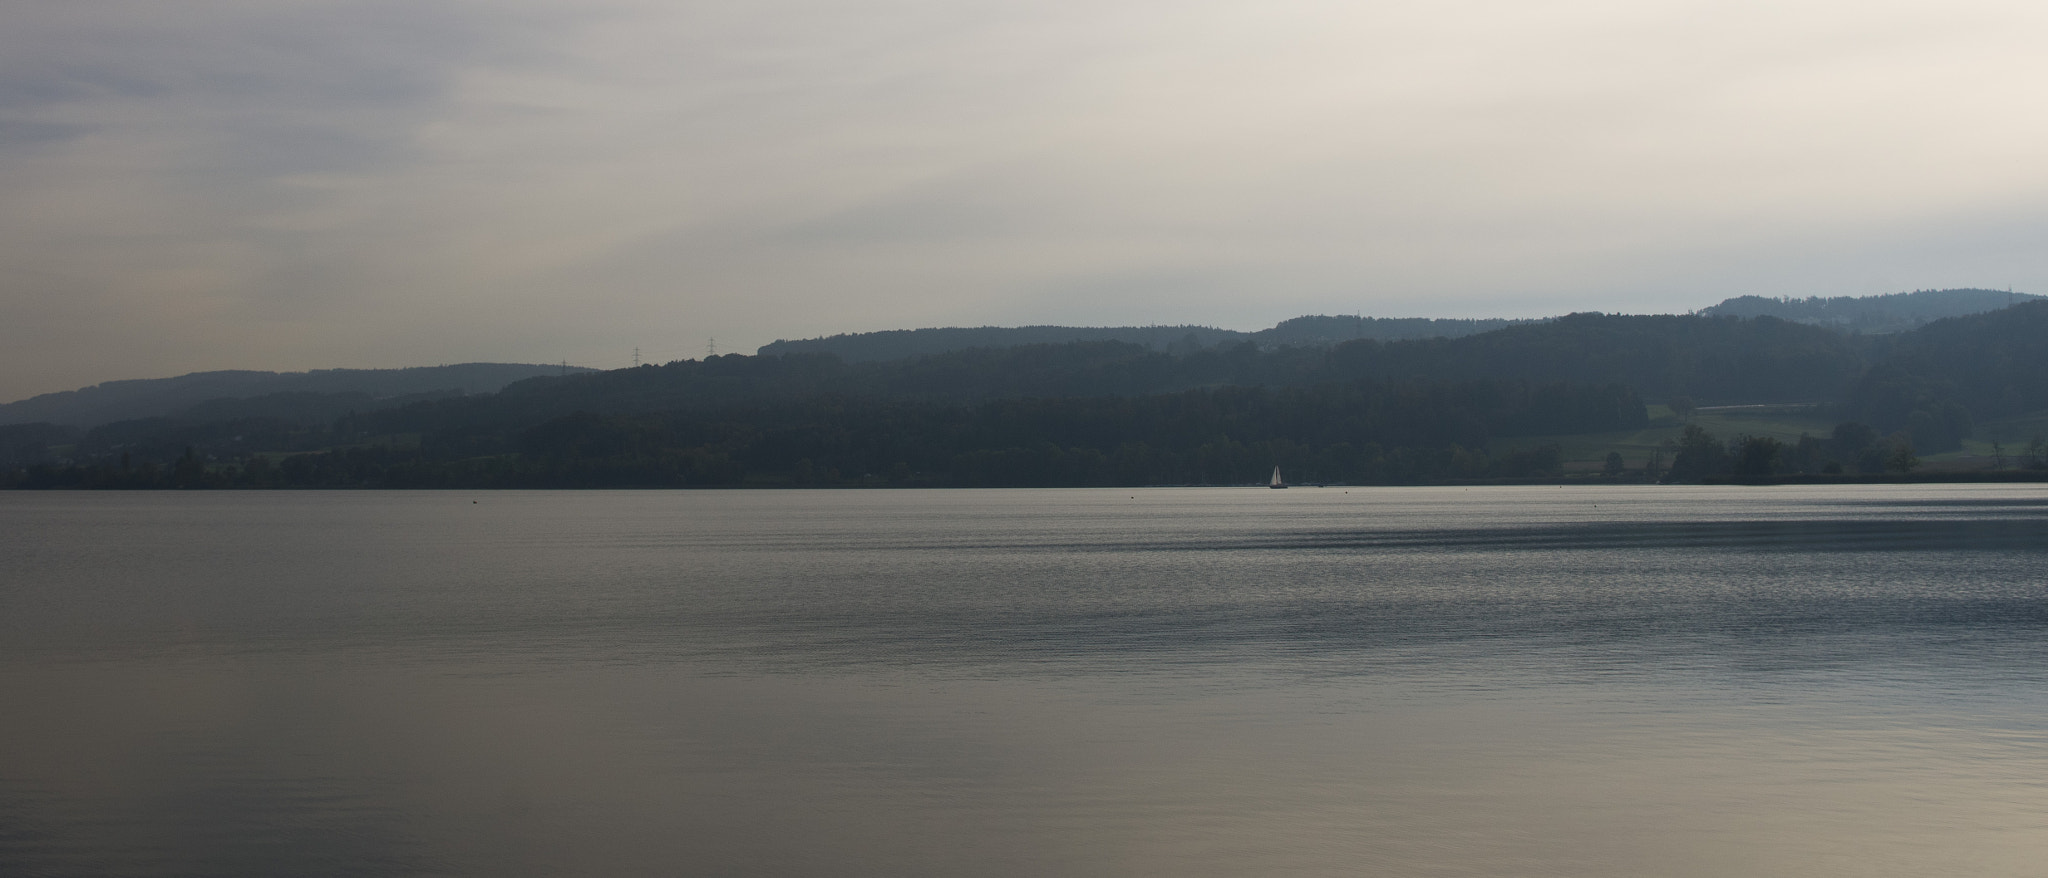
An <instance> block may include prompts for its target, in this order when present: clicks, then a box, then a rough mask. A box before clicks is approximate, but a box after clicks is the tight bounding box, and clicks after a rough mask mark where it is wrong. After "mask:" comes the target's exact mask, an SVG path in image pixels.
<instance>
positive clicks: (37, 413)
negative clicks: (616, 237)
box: [0, 363, 590, 427]
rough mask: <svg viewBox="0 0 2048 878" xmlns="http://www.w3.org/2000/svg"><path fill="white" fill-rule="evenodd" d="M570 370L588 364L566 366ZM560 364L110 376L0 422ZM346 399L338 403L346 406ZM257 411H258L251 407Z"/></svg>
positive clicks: (30, 403) (111, 415) (75, 418)
mask: <svg viewBox="0 0 2048 878" xmlns="http://www.w3.org/2000/svg"><path fill="white" fill-rule="evenodd" d="M567 371H569V372H587V371H590V370H588V369H578V368H574V367H570V368H568V369H567ZM563 372H564V367H561V366H543V365H533V364H526V363H462V364H458V365H453V366H422V367H418V368H413V369H316V370H313V371H311V372H253V371H243V370H232V371H222V372H193V373H191V374H188V375H180V376H178V377H176V378H139V379H131V380H126V381H108V382H106V383H104V384H96V385H93V386H91V387H86V388H82V389H79V390H66V391H61V392H58V393H45V394H42V395H40V396H34V397H30V398H28V399H24V400H21V401H19V402H11V403H7V404H5V405H0V424H32V423H38V422H43V423H51V424H60V425H64V426H70V427H95V426H99V425H101V424H107V423H112V422H114V421H127V420H135V419H138V418H154V417H162V416H166V415H172V414H176V413H179V412H181V411H183V410H185V409H189V408H192V407H195V406H200V405H201V404H203V403H214V401H216V400H248V399H253V398H257V397H272V396H277V395H280V394H300V395H320V396H332V395H335V394H352V395H360V397H361V398H363V399H368V400H379V399H388V398H392V397H409V396H417V395H420V394H442V395H445V394H450V393H495V392H497V391H498V390H501V389H503V388H504V387H505V386H506V385H508V384H511V383H512V382H514V381H520V380H524V379H527V378H533V377H536V376H540V375H560V374H563ZM310 401H312V400H311V397H309V396H302V397H299V398H296V399H294V398H292V397H282V396H280V397H278V398H277V399H275V400H272V402H274V403H275V404H277V405H278V406H281V407H286V408H305V407H306V406H305V405H304V403H308V402H310ZM350 401H351V400H339V401H338V402H340V403H342V404H344V405H346V404H347V403H348V402H350ZM321 402H325V403H327V404H326V405H321V404H318V403H314V404H313V405H312V406H311V407H312V408H313V409H317V410H318V412H319V413H318V414H317V415H316V416H318V417H326V416H330V414H331V408H332V405H333V404H334V403H336V402H337V400H333V399H329V400H323V401H321ZM215 408H216V410H215V411H211V412H207V413H206V414H207V415H208V416H210V417H218V416H221V415H224V414H227V411H226V410H227V409H234V408H239V409H249V408H251V407H249V406H239V407H237V406H227V405H226V404H221V403H217V404H215ZM256 408H263V406H257V407H256Z"/></svg>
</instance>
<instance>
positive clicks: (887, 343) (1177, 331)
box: [756, 315, 1536, 363]
mask: <svg viewBox="0 0 2048 878" xmlns="http://www.w3.org/2000/svg"><path fill="white" fill-rule="evenodd" d="M1533 322H1536V321H1534V320H1523V319H1505V318H1492V319H1478V320H1461V319H1434V318H1427V317H1362V316H1355V315H1339V316H1335V317H1330V316H1322V315H1312V316H1306V317H1296V318H1294V319H1291V320H1283V321H1281V322H1280V324H1279V325H1277V326H1274V327H1272V328H1270V329H1261V330H1258V331H1256V332H1240V331H1238V330H1234V329H1218V328H1216V327H1213V326H1188V325H1181V326H1016V327H1003V326H977V327H957V326H952V327H939V328H933V329H891V330H885V331H882V332H859V333H845V334H840V335H833V336H827V337H825V338H809V339H800V340H795V341H791V340H777V341H773V342H770V343H768V344H765V345H762V346H761V347H760V349H759V350H757V351H756V353H758V354H760V355H762V356H781V355H784V354H796V353H807V354H832V355H833V356H836V357H839V358H840V359H842V360H846V361H847V362H851V363H859V362H870V361H876V360H897V359H902V358H904V357H916V356H927V355H931V354H942V353H946V352H948V351H957V350H965V349H967V348H992V347H1014V346H1016V345H1026V344H1065V343H1068V342H1076V341H1118V342H1124V343H1126V344H1135V345H1139V346H1141V347H1143V348H1145V349H1146V350H1153V351H1162V352H1165V353H1186V352H1190V351H1196V350H1200V349H1202V348H1213V347H1217V346H1219V345H1233V344H1243V343H1244V342H1248V341H1249V342H1253V343H1255V344H1258V345H1259V346H1261V347H1275V346H1278V345H1304V346H1315V347H1324V346H1328V345H1333V344H1340V343H1342V342H1347V341H1356V340H1358V339H1375V340H1379V341H1396V340H1400V339H1412V338H1459V337H1462V336H1467V335H1472V334H1475V333H1480V332H1490V331H1492V330H1495V329H1501V328H1503V327H1507V326H1514V325H1518V324H1522V323H1533Z"/></svg>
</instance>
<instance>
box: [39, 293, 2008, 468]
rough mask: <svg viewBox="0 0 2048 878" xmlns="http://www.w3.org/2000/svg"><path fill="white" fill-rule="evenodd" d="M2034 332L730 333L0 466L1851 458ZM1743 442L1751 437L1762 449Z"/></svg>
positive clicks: (1996, 403) (47, 452)
mask: <svg viewBox="0 0 2048 878" xmlns="http://www.w3.org/2000/svg"><path fill="white" fill-rule="evenodd" d="M2043 339H2048V302H2038V303H2030V304H2027V305H2022V306H2020V307H2017V308H2014V309H2010V310H2007V311H2003V312H1999V313H1997V314H1990V315H1981V316H1977V317H1967V318H1955V319H1951V320H1945V321H1939V322H1937V323H1934V324H1931V325H1929V326H1927V327H1925V328H1923V329H1921V330H1917V331H1915V332H1911V333H1903V334H1899V335H1895V336H1881V337H1869V336H1857V335H1852V334H1845V333H1839V332H1834V331H1830V330H1827V329H1823V328H1820V327H1816V326H1809V325H1803V324H1798V323H1792V322H1789V321H1784V320H1778V319H1775V318H1769V317H1762V318H1756V319H1746V320H1745V319H1736V318H1727V317H1706V316H1697V315H1693V316H1614V315H1601V314H1575V315H1570V316H1566V317H1561V318H1556V319H1553V320H1548V321H1544V322H1540V323H1529V324H1522V325H1515V326H1509V327H1506V328H1503V329H1499V330H1496V331H1493V332H1486V333H1479V334H1475V335H1471V336H1467V337H1463V338H1455V339H1445V338H1430V339H1412V340H1398V341H1375V340H1355V341H1350V342H1346V343H1343V344H1339V345H1334V346H1299V347H1297V346H1279V347H1272V348H1262V347H1261V346H1259V345H1258V344H1256V343H1252V342H1239V343H1237V344H1233V345H1225V346H1221V347H1198V348H1190V349H1186V350H1182V351H1179V352H1167V351H1159V350H1152V349H1148V348H1146V347H1144V346H1142V345H1137V344H1130V343H1123V342H1115V341H1101V342H1073V343H1066V344H1041V345H1024V346H1006V347H994V348H972V349H965V350H957V351H948V352H944V353H940V354H934V355H929V356H918V357H907V358H901V359H895V360H883V361H865V362H847V361H844V360H842V359H840V358H838V357H834V356H829V355H819V354H790V355H786V356H751V357H749V356H740V355H727V356H723V357H712V358H707V359H705V360H683V361H677V362H672V363H668V364H665V365H660V366H653V365H649V366H642V367H639V368H635V369H620V370H614V371H610V372H595V373H588V374H574V375H567V376H562V375H553V376H537V377H533V378H529V379H527V380H524V381H519V382H516V383H514V384H511V385H510V386H508V387H506V388H505V389H504V390H502V391H500V392H498V393H494V394H467V395H453V394H448V395H442V396H440V397H439V398H419V399H414V400H406V401H399V402H403V403H404V404H392V403H393V401H392V400H389V399H386V400H382V401H379V400H373V399H366V398H364V397H362V396H360V395H348V394H279V395H272V396H269V397H262V398H256V399H248V400H239V401H212V402H207V403H204V404H199V405H189V406H186V407H184V408H182V409H179V410H177V411H175V412H173V413H172V414H171V415H168V416H165V417H158V418H147V419H136V420H128V421H121V422H116V423H111V424H104V425H100V426H98V427H94V428H91V429H88V430H80V429H77V428H70V427H64V426H61V425H41V426H21V427H13V428H5V429H0V473H6V475H4V476H0V478H6V479H8V480H9V481H10V482H11V483H12V484H16V485H19V486H27V487H34V486H53V487H54V486H67V485H68V486H81V487H89V486H104V487H119V486H129V487H152V486H154V487H170V486H181V487H197V486H209V485H210V486H252V487H256V486H320V487H346V486H361V487H375V486H386V487H405V486H429V485H439V486H451V487H452V486H515V485H525V486H573V485H583V486H592V485H613V486H657V485H667V486H710V485H735V486H737V485H756V486H771V485H862V484H865V485H884V484H886V485H1125V484H1184V483H1232V482H1238V483H1241V482H1247V481H1252V480H1255V479H1257V478H1259V477H1261V476H1263V475H1264V474H1265V473H1266V472H1268V471H1270V468H1271V467H1272V466H1274V465H1281V466H1283V467H1286V468H1287V469H1288V471H1289V472H1290V473H1291V474H1292V475H1294V476H1295V477H1297V478H1300V479H1304V480H1311V481H1332V482H1346V483H1397V482H1418V481H1441V480H1444V479H1455V478H1485V477H1514V476H1524V475H1531V474H1539V473H1543V472H1548V471H1552V470H1554V469H1555V467H1556V465H1557V454H1556V450H1555V449H1551V451H1550V452H1548V453H1546V452H1544V451H1543V450H1542V449H1541V448H1540V447H1534V446H1531V445H1530V444H1529V443H1526V442H1525V443H1519V444H1514V445H1512V446H1501V445H1499V444H1498V440H1501V439H1505V438H1512V437H1525V436H1560V435H1574V434H1590V433H1602V432H1613V431H1624V430H1632V429H1637V428H1639V427H1641V426H1642V425H1643V424H1645V423H1646V421H1647V411H1646V405H1645V401H1646V400H1650V401H1658V402H1671V403H1672V404H1673V407H1674V409H1681V410H1682V409H1687V408H1690V407H1692V406H1698V405H1745V404H1761V403H1799V404H1804V405H1805V406H1807V407H1808V408H1811V407H1813V406H1819V407H1820V410H1824V411H1826V412H1829V413H1832V414H1833V415H1835V416H1837V417H1838V418H1839V419H1840V420H1841V421H1843V422H1844V424H1843V427H1842V428H1841V429H1838V430H1836V431H1835V432H1834V433H1833V434H1831V437H1830V438H1827V439H1825V441H1823V440H1820V439H1816V440H1814V441H1815V442H1818V443H1821V444H1811V443H1802V444H1800V445H1798V446H1797V447H1796V448H1795V447H1791V446H1788V449H1790V450H1787V451H1786V452H1785V455H1786V456H1785V457H1784V458H1783V460H1780V461H1778V462H1777V463H1772V464H1771V465H1772V466H1777V465H1785V466H1815V467H1818V466H1821V465H1822V464H1825V463H1829V462H1833V463H1839V464H1843V465H1851V464H1853V465H1855V466H1859V467H1860V466H1864V465H1865V464H1866V463H1867V461H1866V460H1865V458H1871V459H1877V458H1872V457H1871V456H1872V455H1879V456H1880V457H1884V456H1887V455H1889V456H1896V457H1898V459H1901V460H1903V459H1906V458H1907V457H1910V453H1908V452H1901V451H1899V449H1901V448H1906V447H1908V446H1910V447H1911V448H1913V449H1917V450H1918V451H1920V452H1923V453H1928V452H1937V451H1941V450H1943V449H1946V448H1953V447H1955V445H1956V443H1958V442H1960V441H1961V439H1963V438H1964V437H1967V436H1968V435H1969V434H1970V431H1971V429H1972V423H1973V419H1975V418H1990V417H2003V416H2007V415H2012V414H2018V413H2024V412H2032V411H2038V410H2042V409H2048V345H2044V342H2043ZM380 405H383V406H384V407H381V408H380V407H379V406H380ZM1734 438H1735V439H1738V440H1739V439H1742V437H1734ZM1880 440H1882V441H1880ZM1828 443H1832V444H1828ZM1695 444H1697V445H1699V446H1700V447H1701V448H1704V447H1706V445H1705V444H1704V443H1695ZM1500 447H1518V448H1522V449H1523V450H1522V451H1519V452H1515V453H1504V452H1500V451H1498V448H1500ZM1731 447H1732V446H1731ZM1744 447H1746V448H1750V449H1751V451H1750V452H1748V453H1750V454H1751V455H1752V456H1754V455H1755V454H1758V453H1761V452H1756V451H1755V449H1756V448H1762V447H1764V446H1762V445H1756V444H1754V443H1752V444H1750V445H1746V446H1744ZM1879 448H1883V449H1887V450H1885V451H1883V452H1882V453H1881V454H1880V452H1879V451H1876V450H1874V449H1879ZM1695 452H1697V449H1695ZM1795 452H1796V453H1795ZM1894 452H1897V454H1894ZM1703 455H1704V452H1698V453H1689V454H1688V456H1687V457H1686V460H1687V462H1688V463H1687V467H1689V469H1687V470H1686V471H1687V472H1698V473H1704V474H1712V473H1713V472H1715V469H1714V466H1707V465H1703V464H1700V463H1699V461H1701V460H1717V461H1720V463H1717V464H1715V466H1719V465H1720V464H1727V465H1728V466H1729V467H1733V466H1734V464H1732V463H1729V462H1728V461H1730V460H1734V459H1735V458H1734V457H1727V458H1726V459H1723V458H1714V457H1712V456H1711V455H1705V456H1703ZM1886 459H1889V458H1886ZM1766 468H1768V467H1766Z"/></svg>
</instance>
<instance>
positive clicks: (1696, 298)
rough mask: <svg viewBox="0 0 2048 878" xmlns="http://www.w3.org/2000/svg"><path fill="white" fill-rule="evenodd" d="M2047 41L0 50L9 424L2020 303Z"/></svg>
mask: <svg viewBox="0 0 2048 878" xmlns="http://www.w3.org/2000/svg"><path fill="white" fill-rule="evenodd" d="M2043 46H2048V5H2043V4H2039V3H2024V2H1969V0H1961V2H1958V0H1948V2H1942V3H1932V2H1929V3H1896V2H1892V3H1887V2H1873V0H1859V2H1802V0H1773V2H1768V3H1745V2H1731V0H1715V2H1656V0H1628V2H1618V0H1615V2H1610V0H1588V2H1542V0H1514V2H1490V0H1478V2H1459V0H1436V2H1429V3H1373V2H1359V0H1350V2H1314V0H1219V2H1207V0H1173V2H1163V0H1162V2H1153V0H1092V2H1087V3H1079V2H1072V3H1059V2H1046V0H1032V2H1022V0H1018V2H1007V0H1003V2H980V0H879V2H878V0H858V2H827V0H749V2H744V3H741V2H725V3H692V2H687V0H682V2H677V0H660V2H656V0H645V2H642V0H610V2H606V0H598V2H593V0H573V2H572V0H489V2H466V0H350V2H338V3H337V2H320V0H181V2H174V3H166V2H162V0H145V2H133V3H123V2H109V0H93V2H34V0H31V2H18V3H9V4H6V5H5V6H4V8H0V399H14V398H19V397H23V396H27V395H29V394H32V393H38V392H44V391H50V390H59V389H68V388H72V387H77V386H80V385H84V384H89V383H93V382H97V381H102V380H107V379H113V378H130V377H146V376H160V375H172V374H178V373H182V372H187V371H193V370H200V369H219V368H263V369H305V368H321V367H335V366H350V367H385V366H407V365H432V364H436V363H443V362H460V361H467V360H498V361H525V362H535V361H544V362H554V361H558V360H563V359H566V360H568V361H569V362H572V363H579V364H584V365H590V366H601V367H611V366H623V365H626V364H627V362H628V360H629V358H630V357H631V356H632V351H633V348H634V347H636V346H637V347H639V348H641V349H642V351H643V353H644V355H645V356H647V357H648V358H650V359H653V360H667V359H674V358H679V357H694V356H702V355H703V352H704V345H705V340H706V338H707V337H710V336H716V337H717V338H718V340H719V347H720V349H721V351H727V350H739V351H746V352H751V351H752V349H753V348H754V346H756V345H759V344H762V343H765V342H767V341H770V340H773V339H775V338H781V337H787V338H797V337H806V336H812V335H820V334H830V333H834V332H844V331H862V330H873V329H888V328H898V327H912V326H933V325H981V324H1022V323H1071V324H1127V323H1139V324H1143V323H1209V324H1214V325H1222V326H1229V327H1235V328H1256V327H1260V326H1267V325H1271V324H1272V323H1274V322H1276V321H1278V320H1280V319H1283V318H1286V317H1291V316H1296V315H1299V314H1307V313H1340V312H1342V313H1352V312H1362V313H1365V314H1369V315H1381V316H1474V315H1505V316H1536V315H1545V314H1552V313H1560V312H1565V311H1573V310H1605V311H1626V312H1654V311H1683V310H1687V309H1691V308H1695V307H1700V306H1703V305H1707V304H1711V303H1713V302H1715V301H1719V300H1720V299H1722V298H1725V297H1727V296H1732V295H1740V294H1745V293H1757V294H1765V295H1801V296H1803V295H1814V294H1826V295H1844V294H1855V295H1863V294H1872V293H1885V292H1896V291H1900V290H1910V289H1915V288H1933V287H1956V286H1988V287H2006V286H2013V287H2015V288H2017V289H2020V290H2022V291H2033V292H2048V247H2044V242H2048V158H2044V157H2048V113H2044V112H2042V106H2041V103H2042V95H2043V94H2044V93H2048V51H2044V50H2043V48H2042V47H2043Z"/></svg>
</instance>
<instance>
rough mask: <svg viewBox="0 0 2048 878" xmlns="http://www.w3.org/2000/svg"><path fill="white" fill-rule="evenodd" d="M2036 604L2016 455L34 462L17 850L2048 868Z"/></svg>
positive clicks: (133, 856) (6, 587) (83, 862)
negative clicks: (769, 474) (103, 483)
mask: <svg viewBox="0 0 2048 878" xmlns="http://www.w3.org/2000/svg"><path fill="white" fill-rule="evenodd" d="M472 501H474V502H472ZM2044 635H2048V490H2044V489H2043V488H2042V487H2041V486H2031V485H2029V486H1969V487H1963V486H1937V487H1889V486H1884V487H1878V486H1873V487H1857V488H1767V489H1756V488H1747V489H1721V488H1654V487H1640V488H1551V487H1545V488H1534V487H1531V488H1523V487H1514V488H1471V489H1461V488H1415V489H1359V488H1352V489H1348V490H1347V489H1338V488H1325V489H1308V488H1299V489H1294V490H1290V491H1266V490H1258V489H1249V490H1248V489H1214V490H1211V489H1150V490H1137V491H1133V490H1123V491H950V492H917V491H900V492H899V491H840V492H744V493H742V492H563V493H484V494H466V493H441V492H420V493H214V494H168V493H165V494H76V493H67V494H29V493H19V492H17V493H5V494H0V875H10V876H11V875H136V876H170V875H180V876H184V875H308V876H320V875H405V874H423V875H441V874H447V875H479V876H485V875H488V876H499V875H510V876H518V875H561V874H590V875H832V876H838V875H890V876H916V875H998V876H1003V875H1062V876H1064V875H1081V876H1087V875H1119V876H1120V875H1160V876H1167V875H1172V876H1181V875H1219V876H1222V875H1230V876H1237V875H1360V874H1363V875H1394V876H1407V875H1416V876H1464V875H1502V876H1505V875H1517V876H1522V875H1571V876H1623V875H1627V876H1650V875H1669V876H1694V875H1698V876H1710V875H1711V876H1724V875H1786V876H1791V875H1799V876H1832V875H1844V876H1846V875H1856V876H1872V875H1900V876H1905V875H1912V876H1923V875H1930V874H1971V875H2036V874H2040V872H2041V869H2042V866H2041V863H2043V862H2048V636H2044Z"/></svg>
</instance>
